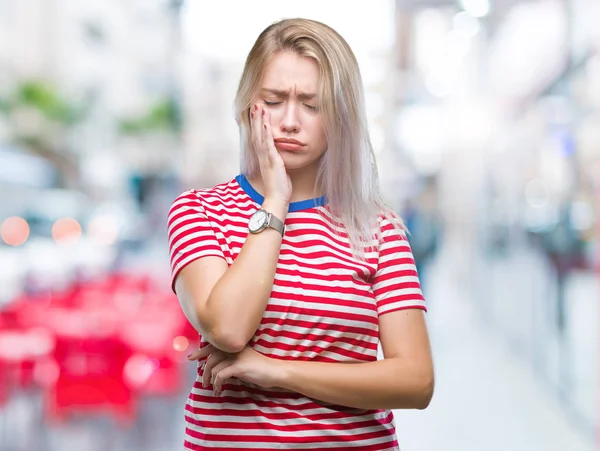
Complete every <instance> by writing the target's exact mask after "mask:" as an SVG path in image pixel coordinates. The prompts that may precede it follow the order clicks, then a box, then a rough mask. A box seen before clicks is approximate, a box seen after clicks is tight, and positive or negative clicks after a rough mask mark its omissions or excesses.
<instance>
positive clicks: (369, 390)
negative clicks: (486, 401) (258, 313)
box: [275, 309, 434, 409]
mask: <svg viewBox="0 0 600 451" xmlns="http://www.w3.org/2000/svg"><path fill="white" fill-rule="evenodd" d="M379 327H380V339H381V344H382V347H383V354H384V359H383V360H378V361H375V362H369V363H322V362H304V361H280V364H281V370H280V371H278V372H277V373H278V374H279V378H280V380H279V381H276V383H275V385H276V386H280V387H282V388H286V389H288V390H292V391H295V392H299V393H302V394H303V395H305V396H308V397H310V398H314V399H318V400H321V401H325V402H328V403H332V404H339V405H343V406H348V407H354V408H358V409H425V408H426V407H427V406H428V405H429V402H430V401H431V398H432V395H433V386H434V374H433V361H432V356H431V348H430V344H429V337H428V334H427V326H426V323H425V315H424V314H423V311H422V310H420V309H406V310H398V311H395V312H390V313H386V314H384V315H382V316H381V317H380V318H379Z"/></svg>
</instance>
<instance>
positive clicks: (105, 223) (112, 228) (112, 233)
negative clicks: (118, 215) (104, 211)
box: [87, 216, 119, 246]
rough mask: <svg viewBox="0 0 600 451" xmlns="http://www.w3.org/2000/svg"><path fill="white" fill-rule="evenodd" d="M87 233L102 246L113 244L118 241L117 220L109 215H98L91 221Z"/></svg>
mask: <svg viewBox="0 0 600 451" xmlns="http://www.w3.org/2000/svg"><path fill="white" fill-rule="evenodd" d="M87 234H88V236H89V237H90V239H91V240H92V241H94V243H96V244H98V245H100V246H112V245H113V244H115V242H116V241H117V238H118V236H119V229H118V226H117V224H116V222H115V220H114V219H113V218H111V217H109V216H98V217H97V218H94V219H92V220H91V221H90V223H89V225H88V227H87Z"/></svg>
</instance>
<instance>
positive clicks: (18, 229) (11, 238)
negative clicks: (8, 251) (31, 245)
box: [0, 216, 29, 246]
mask: <svg viewBox="0 0 600 451" xmlns="http://www.w3.org/2000/svg"><path fill="white" fill-rule="evenodd" d="M0 236H2V239H3V240H4V242H5V243H6V244H8V245H9V246H21V245H22V244H24V243H25V242H26V241H27V238H29V224H27V221H25V219H23V218H20V217H18V216H12V217H10V218H7V219H5V220H4V222H3V223H2V226H1V227H0Z"/></svg>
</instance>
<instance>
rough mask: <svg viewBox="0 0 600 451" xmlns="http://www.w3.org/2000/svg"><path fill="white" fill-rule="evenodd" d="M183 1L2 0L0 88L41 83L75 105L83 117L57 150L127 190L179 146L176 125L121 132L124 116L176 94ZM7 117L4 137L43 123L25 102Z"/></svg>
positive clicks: (138, 116)
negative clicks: (134, 175)
mask: <svg viewBox="0 0 600 451" xmlns="http://www.w3.org/2000/svg"><path fill="white" fill-rule="evenodd" d="M179 7H180V2H179V1H176V0H153V1H128V2H121V1H116V0H115V1H112V0H109V1H88V2H79V1H76V0H25V1H18V2H12V1H4V2H2V3H0V17H1V19H0V20H1V21H2V26H0V77H1V79H2V81H3V83H2V86H3V88H2V89H3V94H4V95H5V96H10V94H11V91H17V90H18V89H19V87H20V86H21V85H22V84H23V83H32V82H35V83H40V84H42V85H44V86H47V87H48V89H50V88H51V89H52V90H53V91H52V92H53V93H56V95H57V96H60V98H61V99H63V100H64V102H67V103H70V104H72V105H76V106H77V107H78V109H79V112H80V114H81V115H82V116H84V119H83V120H82V121H81V122H79V123H78V124H77V126H74V127H70V128H69V130H68V133H66V134H65V136H64V138H63V139H61V140H60V141H58V142H57V145H56V146H55V149H54V150H55V152H57V153H66V155H63V156H67V157H68V158H71V159H73V160H75V161H77V162H78V164H79V165H80V170H81V173H80V174H78V175H79V176H80V177H82V178H84V179H85V184H89V185H92V186H93V185H94V184H96V185H98V186H99V187H101V188H103V189H111V190H114V189H119V188H120V189H123V187H124V185H125V183H126V177H127V174H128V173H129V172H130V171H136V172H141V173H153V172H156V171H164V170H165V168H169V167H171V166H172V161H173V160H174V159H173V153H177V152H178V148H177V146H178V144H177V141H176V140H174V139H173V136H172V133H171V130H166V132H165V133H161V130H143V131H144V132H155V131H156V133H149V134H152V135H153V138H154V139H153V140H143V139H140V136H141V135H142V133H137V134H135V133H131V132H130V130H127V132H129V133H123V131H124V130H123V128H124V127H123V123H124V122H125V123H127V122H129V123H132V122H133V123H141V122H143V120H144V118H145V117H147V115H148V114H151V112H152V111H153V108H155V109H157V110H159V111H160V108H161V107H164V108H166V107H167V106H171V105H172V104H173V103H174V102H176V101H177V99H178V91H177V87H178V85H179V80H178V67H179V57H180V53H179ZM17 49H18V51H17ZM149 112H150V113H149ZM8 120H9V121H10V127H6V126H5V127H4V128H3V130H4V133H3V134H2V135H3V136H1V137H2V138H3V139H4V140H10V139H11V136H9V135H11V133H10V132H9V130H10V131H12V132H13V133H15V132H19V130H21V131H22V133H29V132H35V131H37V130H36V128H41V127H44V123H43V121H42V120H41V119H40V118H39V117H36V112H35V111H32V110H31V108H26V107H24V108H22V109H17V110H16V111H15V112H14V113H13V114H12V115H10V116H9V118H8ZM135 131H138V130H135Z"/></svg>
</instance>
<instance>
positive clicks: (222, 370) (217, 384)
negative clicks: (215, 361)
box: [213, 360, 238, 396]
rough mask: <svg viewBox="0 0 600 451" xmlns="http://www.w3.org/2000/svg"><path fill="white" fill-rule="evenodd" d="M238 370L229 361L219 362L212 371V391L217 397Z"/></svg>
mask: <svg viewBox="0 0 600 451" xmlns="http://www.w3.org/2000/svg"><path fill="white" fill-rule="evenodd" d="M237 371H238V368H237V366H236V365H235V363H234V362H233V361H231V360H226V361H224V362H221V363H220V364H219V365H217V366H216V367H215V368H214V369H213V374H214V377H213V390H214V392H215V394H216V395H217V396H218V395H220V394H221V392H222V391H223V385H224V384H225V383H226V382H227V381H228V380H229V379H231V378H232V377H235V376H236V374H237Z"/></svg>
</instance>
